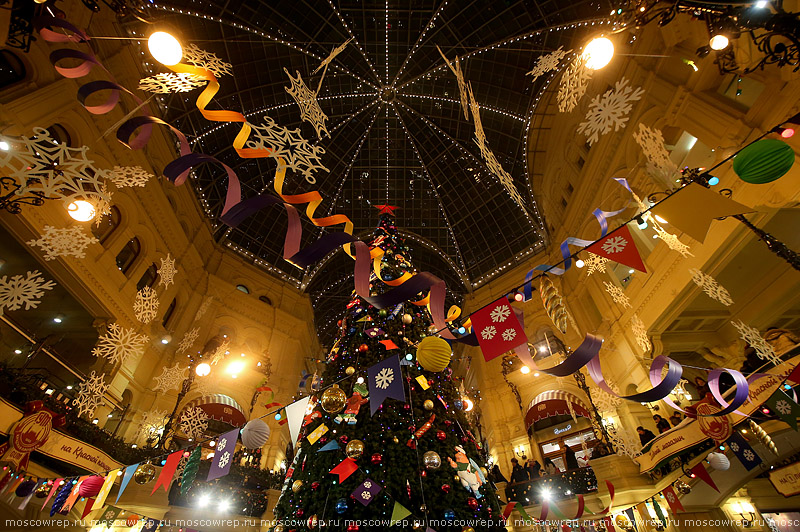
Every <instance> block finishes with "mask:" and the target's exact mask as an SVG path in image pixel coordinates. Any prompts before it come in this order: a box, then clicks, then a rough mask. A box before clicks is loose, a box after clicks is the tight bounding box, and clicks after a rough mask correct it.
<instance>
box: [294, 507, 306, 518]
mask: <svg viewBox="0 0 800 532" xmlns="http://www.w3.org/2000/svg"><path fill="white" fill-rule="evenodd" d="M304 513H306V511H305V510H303V509H302V508H298V509H297V510H295V512H294V515H296V516H297V517H303V514H304Z"/></svg>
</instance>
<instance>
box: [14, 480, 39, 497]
mask: <svg viewBox="0 0 800 532" xmlns="http://www.w3.org/2000/svg"><path fill="white" fill-rule="evenodd" d="M35 487H36V481H35V480H32V479H28V480H23V481H22V483H20V485H19V486H17V490H16V491H15V492H14V494H15V495H16V496H17V497H27V496H28V495H30V494H31V493H33V489H34V488H35Z"/></svg>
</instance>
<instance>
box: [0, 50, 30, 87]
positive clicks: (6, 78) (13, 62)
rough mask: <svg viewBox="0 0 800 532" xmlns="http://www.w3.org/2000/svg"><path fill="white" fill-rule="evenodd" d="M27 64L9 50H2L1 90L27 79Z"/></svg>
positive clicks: (0, 52) (0, 57)
mask: <svg viewBox="0 0 800 532" xmlns="http://www.w3.org/2000/svg"><path fill="white" fill-rule="evenodd" d="M25 75H26V71H25V64H24V63H23V62H22V61H21V60H20V58H19V57H17V56H16V54H14V52H11V51H9V50H0V88H3V87H8V86H9V85H13V84H14V83H17V82H18V81H22V80H23V79H25Z"/></svg>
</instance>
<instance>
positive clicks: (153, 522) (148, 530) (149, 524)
mask: <svg viewBox="0 0 800 532" xmlns="http://www.w3.org/2000/svg"><path fill="white" fill-rule="evenodd" d="M160 524H161V521H159V520H158V519H151V518H148V519H147V521H145V522H144V525H143V526H142V530H141V532H155V530H156V529H157V528H158V525H160Z"/></svg>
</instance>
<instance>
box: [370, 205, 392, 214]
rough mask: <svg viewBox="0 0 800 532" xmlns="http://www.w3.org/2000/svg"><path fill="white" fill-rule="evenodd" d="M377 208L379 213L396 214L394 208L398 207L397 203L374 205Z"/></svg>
mask: <svg viewBox="0 0 800 532" xmlns="http://www.w3.org/2000/svg"><path fill="white" fill-rule="evenodd" d="M373 207H375V208H376V209H378V214H391V215H392V216H394V210H395V209H397V206H396V205H387V204H385V203H384V204H383V205H373Z"/></svg>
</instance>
